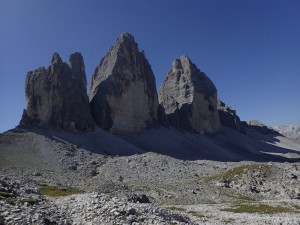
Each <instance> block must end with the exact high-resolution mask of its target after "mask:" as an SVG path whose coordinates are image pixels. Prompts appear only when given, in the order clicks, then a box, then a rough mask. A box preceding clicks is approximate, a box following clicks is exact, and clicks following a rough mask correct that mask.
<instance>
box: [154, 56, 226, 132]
mask: <svg viewBox="0 0 300 225" xmlns="http://www.w3.org/2000/svg"><path fill="white" fill-rule="evenodd" d="M159 104H160V105H161V106H162V107H163V109H164V110H162V109H160V114H159V115H160V116H162V119H160V120H161V121H162V122H163V123H165V121H166V119H165V118H164V117H165V115H166V117H167V118H168V123H169V124H170V125H171V126H174V127H176V128H180V129H185V130H189V131H193V132H198V133H213V132H216V131H217V130H219V129H220V128H221V123H220V119H219V114H218V110H217V89H216V87H215V85H214V84H213V82H212V81H211V80H210V79H209V78H208V77H207V76H206V75H205V74H204V73H203V72H201V71H200V70H199V69H198V68H197V67H196V65H194V64H193V63H192V62H191V60H190V59H189V58H188V57H187V56H181V57H180V58H177V59H175V60H174V61H173V64H172V69H171V71H170V72H169V73H168V75H167V77H166V78H165V80H164V81H163V84H162V86H161V88H160V91H159Z"/></svg>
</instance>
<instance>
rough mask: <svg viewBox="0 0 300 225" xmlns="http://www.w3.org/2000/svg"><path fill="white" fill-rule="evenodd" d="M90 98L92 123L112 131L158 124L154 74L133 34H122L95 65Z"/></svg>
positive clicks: (121, 132) (130, 130)
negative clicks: (93, 121)
mask: <svg viewBox="0 0 300 225" xmlns="http://www.w3.org/2000/svg"><path fill="white" fill-rule="evenodd" d="M89 100H90V104H91V110H92V115H93V118H94V119H95V122H96V123H97V124H98V125H99V126H100V127H102V128H103V129H105V130H107V131H109V132H111V133H114V134H126V133H130V132H139V131H142V130H143V129H146V128H151V127H155V126H157V124H158V118H157V111H158V99H157V92H156V83H155V77H154V74H153V72H152V69H151V66H150V64H149V62H148V60H147V59H146V57H145V54H144V52H141V51H139V48H138V45H137V43H136V42H135V40H134V37H133V36H132V35H130V34H128V33H123V34H121V35H120V37H119V38H118V39H117V42H116V43H115V45H114V46H113V47H112V48H111V49H110V50H109V51H108V53H107V54H106V55H105V57H104V58H103V59H102V60H101V62H100V64H99V65H98V66H97V67H96V69H95V72H94V74H93V76H92V81H91V89H90V94H89Z"/></svg>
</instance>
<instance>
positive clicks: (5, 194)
mask: <svg viewBox="0 0 300 225" xmlns="http://www.w3.org/2000/svg"><path fill="white" fill-rule="evenodd" d="M0 196H1V197H4V198H9V197H12V196H13V194H12V193H9V192H4V191H0Z"/></svg>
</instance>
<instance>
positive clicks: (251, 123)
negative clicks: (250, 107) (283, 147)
mask: <svg viewBox="0 0 300 225" xmlns="http://www.w3.org/2000/svg"><path fill="white" fill-rule="evenodd" d="M246 126H247V127H248V128H252V129H255V130H256V131H258V132H260V133H261V134H275V135H281V134H280V133H279V132H278V131H276V130H274V129H273V128H272V127H269V126H266V125H265V124H263V123H261V122H260V121H258V120H248V121H247V123H246Z"/></svg>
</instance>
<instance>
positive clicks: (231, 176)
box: [204, 164, 273, 181]
mask: <svg viewBox="0 0 300 225" xmlns="http://www.w3.org/2000/svg"><path fill="white" fill-rule="evenodd" d="M272 168H273V167H272V166H269V165H264V164H250V165H243V166H239V167H235V168H233V169H231V170H228V171H226V172H225V173H222V174H219V175H215V176H207V177H204V180H205V181H212V180H226V181H235V180H237V179H238V178H239V177H241V175H243V174H244V173H245V172H246V171H248V170H259V171H261V172H263V173H264V175H265V176H269V175H271V172H272Z"/></svg>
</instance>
